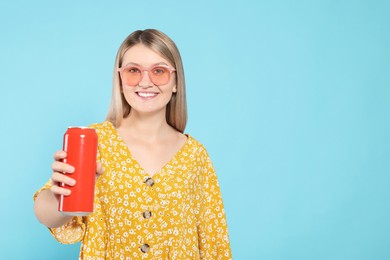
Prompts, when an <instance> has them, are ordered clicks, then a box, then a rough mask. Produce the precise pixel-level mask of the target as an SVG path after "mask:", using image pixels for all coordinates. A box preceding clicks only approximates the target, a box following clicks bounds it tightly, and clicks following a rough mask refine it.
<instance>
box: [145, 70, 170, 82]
mask: <svg viewBox="0 0 390 260" xmlns="http://www.w3.org/2000/svg"><path fill="white" fill-rule="evenodd" d="M170 75H171V72H170V71H169V69H168V68H166V67H162V66H156V67H153V68H152V69H151V70H150V71H149V77H150V80H151V81H152V82H153V83H154V84H155V85H157V86H161V85H165V84H167V83H168V82H169V77H170Z"/></svg>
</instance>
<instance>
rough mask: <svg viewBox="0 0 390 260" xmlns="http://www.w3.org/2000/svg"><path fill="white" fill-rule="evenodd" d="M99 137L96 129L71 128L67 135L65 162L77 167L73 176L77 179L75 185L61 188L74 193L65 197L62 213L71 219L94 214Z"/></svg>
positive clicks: (60, 207) (61, 205) (62, 201)
mask: <svg viewBox="0 0 390 260" xmlns="http://www.w3.org/2000/svg"><path fill="white" fill-rule="evenodd" d="M97 142H98V137H97V134H96V131H95V129H93V128H88V127H69V128H68V130H67V131H66V133H65V134H64V143H63V150H64V151H65V152H66V153H67V156H66V158H65V159H64V160H63V162H65V163H67V164H69V165H71V166H73V167H74V169H75V170H74V172H73V173H72V174H69V176H70V177H71V178H73V179H75V180H76V184H75V185H74V186H68V185H65V184H64V183H61V184H60V185H61V186H62V187H64V188H66V189H69V190H70V191H71V194H70V195H69V196H63V195H61V197H60V199H59V203H58V210H59V211H60V212H61V213H62V214H64V215H67V216H87V215H89V214H90V213H92V212H93V204H94V196H95V180H96V154H97Z"/></svg>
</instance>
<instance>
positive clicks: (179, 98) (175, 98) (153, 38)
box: [106, 29, 187, 133]
mask: <svg viewBox="0 0 390 260" xmlns="http://www.w3.org/2000/svg"><path fill="white" fill-rule="evenodd" d="M138 43H141V44H143V45H145V46H146V47H148V48H150V49H151V50H153V51H155V52H157V53H158V54H159V55H161V56H162V57H163V58H164V59H166V60H167V61H169V63H171V64H172V65H173V67H174V68H175V69H176V77H175V78H176V88H177V91H176V93H173V95H172V98H171V100H170V101H169V103H168V104H167V109H166V120H167V123H168V124H169V125H170V126H172V127H173V128H175V129H176V130H177V131H179V132H181V133H183V132H184V129H185V127H186V124H187V100H186V88H185V79H184V70H183V63H182V60H181V56H180V52H179V50H178V48H177V46H176V44H175V43H174V42H173V41H172V40H171V39H170V38H169V37H168V36H167V35H165V34H164V33H162V32H160V31H158V30H155V29H147V30H138V31H135V32H133V33H131V34H130V35H129V36H127V38H126V39H125V40H124V41H123V43H122V44H121V46H120V47H119V49H118V53H117V55H116V59H115V66H114V73H113V82H112V96H111V104H110V108H109V110H108V114H107V118H106V119H107V120H108V121H110V122H111V123H112V124H113V125H114V126H115V127H119V126H120V124H121V122H122V119H123V118H126V117H127V116H128V115H129V114H130V110H131V106H130V105H129V104H128V103H127V101H126V99H125V97H124V95H123V93H122V92H121V88H122V86H121V84H122V83H121V80H120V77H119V73H118V71H117V69H118V68H120V67H121V66H122V61H123V56H124V54H125V53H126V51H127V50H128V49H129V48H131V47H132V46H134V45H136V44H138Z"/></svg>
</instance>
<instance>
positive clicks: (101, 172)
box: [96, 162, 104, 177]
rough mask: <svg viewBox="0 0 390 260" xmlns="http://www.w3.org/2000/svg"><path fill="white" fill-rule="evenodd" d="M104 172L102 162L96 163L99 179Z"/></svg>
mask: <svg viewBox="0 0 390 260" xmlns="http://www.w3.org/2000/svg"><path fill="white" fill-rule="evenodd" d="M103 172H104V168H103V165H102V163H101V162H96V177H99V176H100V175H102V174H103Z"/></svg>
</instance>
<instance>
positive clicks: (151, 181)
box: [145, 177, 154, 186]
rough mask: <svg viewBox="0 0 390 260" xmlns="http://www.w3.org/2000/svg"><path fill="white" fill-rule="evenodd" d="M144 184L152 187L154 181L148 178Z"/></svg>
mask: <svg viewBox="0 0 390 260" xmlns="http://www.w3.org/2000/svg"><path fill="white" fill-rule="evenodd" d="M145 183H146V185H148V186H153V185H154V180H153V179H152V178H150V177H149V178H147V179H146V181H145Z"/></svg>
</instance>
